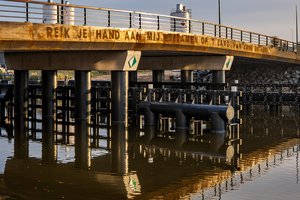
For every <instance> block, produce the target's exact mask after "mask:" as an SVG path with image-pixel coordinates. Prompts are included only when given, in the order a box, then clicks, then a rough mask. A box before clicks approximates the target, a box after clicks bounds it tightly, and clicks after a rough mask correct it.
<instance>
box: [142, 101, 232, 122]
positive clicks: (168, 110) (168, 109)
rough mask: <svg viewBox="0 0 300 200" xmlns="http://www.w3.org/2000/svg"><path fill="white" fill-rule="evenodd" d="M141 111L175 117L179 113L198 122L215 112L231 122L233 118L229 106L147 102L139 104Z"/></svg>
mask: <svg viewBox="0 0 300 200" xmlns="http://www.w3.org/2000/svg"><path fill="white" fill-rule="evenodd" d="M139 107H140V109H141V110H143V111H144V110H146V109H148V108H149V109H150V110H151V111H152V112H153V113H159V114H164V115H174V116H175V115H176V112H178V111H181V112H182V113H183V114H184V115H186V116H189V117H196V118H198V119H200V120H208V119H209V118H210V117H211V113H213V112H215V113H218V115H219V116H220V117H221V118H222V119H224V120H232V119H233V117H234V113H235V111H234V108H233V107H232V106H230V105H203V104H181V103H172V102H148V101H143V102H141V103H140V104H139Z"/></svg>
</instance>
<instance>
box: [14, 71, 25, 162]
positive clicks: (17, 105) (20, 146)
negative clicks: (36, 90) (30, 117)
mask: <svg viewBox="0 0 300 200" xmlns="http://www.w3.org/2000/svg"><path fill="white" fill-rule="evenodd" d="M27 90H28V71H27V70H15V79H14V95H15V97H14V146H15V151H14V157H15V158H27V157H28V155H29V145H28V140H27V137H28V134H27V130H26V128H27V126H26V117H27V107H28V92H27Z"/></svg>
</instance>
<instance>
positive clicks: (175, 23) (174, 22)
mask: <svg viewBox="0 0 300 200" xmlns="http://www.w3.org/2000/svg"><path fill="white" fill-rule="evenodd" d="M173 20H174V22H173V23H174V32H176V19H175V18H173Z"/></svg>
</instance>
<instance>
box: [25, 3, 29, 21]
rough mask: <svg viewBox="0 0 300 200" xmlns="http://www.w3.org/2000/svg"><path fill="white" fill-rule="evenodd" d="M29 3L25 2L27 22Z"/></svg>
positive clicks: (27, 18)
mask: <svg viewBox="0 0 300 200" xmlns="http://www.w3.org/2000/svg"><path fill="white" fill-rule="evenodd" d="M28 4H29V3H28V2H26V22H29V5H28Z"/></svg>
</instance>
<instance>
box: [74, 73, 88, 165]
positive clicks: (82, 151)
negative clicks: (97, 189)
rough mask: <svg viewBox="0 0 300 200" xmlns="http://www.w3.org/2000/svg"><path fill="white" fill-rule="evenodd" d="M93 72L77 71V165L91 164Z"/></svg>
mask: <svg viewBox="0 0 300 200" xmlns="http://www.w3.org/2000/svg"><path fill="white" fill-rule="evenodd" d="M90 118H91V72H90V71H75V158H76V159H75V165H76V166H77V167H80V168H88V167H89V164H90V162H89V161H90V155H89V152H90V151H89V141H90V140H89V135H90Z"/></svg>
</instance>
